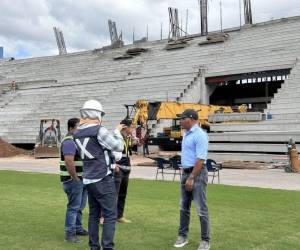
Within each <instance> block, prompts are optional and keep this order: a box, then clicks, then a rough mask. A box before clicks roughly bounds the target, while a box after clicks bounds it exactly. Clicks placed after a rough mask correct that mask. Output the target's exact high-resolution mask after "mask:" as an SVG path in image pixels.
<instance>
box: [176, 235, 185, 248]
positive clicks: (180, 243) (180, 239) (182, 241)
mask: <svg viewBox="0 0 300 250" xmlns="http://www.w3.org/2000/svg"><path fill="white" fill-rule="evenodd" d="M188 243H189V241H188V239H187V238H186V237H183V236H178V238H177V240H176V242H175V244H174V247H177V248H180V247H184V246H185V245H186V244H188Z"/></svg>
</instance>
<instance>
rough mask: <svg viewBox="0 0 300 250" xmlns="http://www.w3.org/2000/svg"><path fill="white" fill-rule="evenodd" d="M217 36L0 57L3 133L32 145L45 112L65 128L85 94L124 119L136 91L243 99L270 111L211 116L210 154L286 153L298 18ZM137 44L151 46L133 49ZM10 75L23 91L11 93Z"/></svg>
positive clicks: (299, 116) (201, 99)
mask: <svg viewBox="0 0 300 250" xmlns="http://www.w3.org/2000/svg"><path fill="white" fill-rule="evenodd" d="M224 34H226V35H224ZM209 35H214V36H218V32H215V33H211V34H209ZM219 36H222V37H224V39H219V40H217V42H207V37H206V36H201V35H193V36H188V37H185V38H186V39H185V42H184V46H179V47H178V46H177V47H176V46H174V47H173V48H172V44H171V45H170V44H169V41H168V40H159V41H153V42H150V41H148V42H147V41H146V42H143V43H136V44H131V45H126V46H124V47H122V48H116V49H107V48H100V49H95V50H92V51H86V52H78V53H69V54H63V55H59V56H48V57H39V58H29V59H21V60H13V61H7V60H0V81H1V82H0V88H1V92H0V93H1V95H0V138H2V139H4V140H6V141H8V142H10V143H13V144H33V143H35V141H36V137H37V133H38V130H39V120H40V119H42V118H45V117H46V118H58V119H60V120H61V124H62V126H63V132H65V131H66V127H65V124H66V121H67V119H69V118H70V117H74V116H78V115H79V112H78V110H79V108H80V107H81V106H82V104H83V102H84V101H86V100H87V99H96V100H99V101H101V102H102V104H103V106H104V108H105V110H106V116H105V119H104V124H105V126H107V127H109V128H113V126H114V125H116V124H117V123H118V122H119V121H120V120H121V119H122V118H124V117H125V115H126V110H125V108H124V106H123V105H124V104H134V103H135V102H136V100H138V99H147V100H155V101H164V100H169V101H182V102H196V103H205V104H222V105H238V104H241V103H246V104H251V107H252V109H253V110H252V111H255V112H261V113H265V114H267V113H268V114H270V115H271V116H272V119H269V120H265V121H257V122H243V123H220V124H218V123H216V124H213V125H212V127H211V133H210V142H211V143H210V151H211V156H212V157H214V158H216V159H218V160H228V159H230V160H233V159H237V160H260V161H280V156H281V155H284V154H285V153H286V151H287V150H286V146H285V143H286V142H287V141H288V139H289V138H290V137H292V138H293V139H294V140H295V141H296V142H300V122H299V121H300V111H299V110H300V99H299V96H300V88H299V84H300V82H299V81H300V62H298V58H299V57H300V42H299V41H300V16H299V17H290V18H284V19H280V20H273V21H269V22H264V23H257V24H254V25H246V26H242V27H241V28H240V27H239V28H233V29H228V30H224V31H223V33H220V32H219ZM134 48H139V49H144V50H142V52H140V53H137V55H129V54H128V53H127V52H128V50H130V49H134ZM12 81H16V82H17V87H18V89H17V91H16V93H11V91H10V84H11V82H12ZM233 89H234V91H233ZM252 90H253V91H252ZM220 93H221V94H220ZM222 93H224V95H222ZM257 93H261V94H257ZM250 111H251V110H250ZM299 145H300V144H299Z"/></svg>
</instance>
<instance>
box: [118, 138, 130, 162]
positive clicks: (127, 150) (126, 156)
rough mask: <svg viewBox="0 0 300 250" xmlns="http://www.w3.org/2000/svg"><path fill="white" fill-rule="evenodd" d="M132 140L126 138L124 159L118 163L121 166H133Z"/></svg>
mask: <svg viewBox="0 0 300 250" xmlns="http://www.w3.org/2000/svg"><path fill="white" fill-rule="evenodd" d="M131 147H132V139H131V138H130V137H126V138H124V150H123V152H122V158H121V159H120V160H119V161H118V162H117V164H118V165H120V166H131V163H130V155H131Z"/></svg>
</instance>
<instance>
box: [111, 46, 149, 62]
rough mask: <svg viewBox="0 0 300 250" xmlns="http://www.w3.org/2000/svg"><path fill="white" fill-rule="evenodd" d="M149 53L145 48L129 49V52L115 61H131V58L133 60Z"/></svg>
mask: <svg viewBox="0 0 300 250" xmlns="http://www.w3.org/2000/svg"><path fill="white" fill-rule="evenodd" d="M147 51H148V49H145V48H132V49H128V50H126V52H125V54H123V55H118V56H116V57H114V60H124V59H130V58H133V57H134V56H139V55H140V54H142V53H146V52H147Z"/></svg>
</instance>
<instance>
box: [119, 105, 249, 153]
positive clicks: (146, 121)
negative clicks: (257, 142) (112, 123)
mask: <svg viewBox="0 0 300 250" xmlns="http://www.w3.org/2000/svg"><path fill="white" fill-rule="evenodd" d="M125 107H126V109H127V118H128V119H132V121H133V123H132V124H133V125H134V126H137V127H139V126H140V127H143V128H145V129H146V130H147V131H148V132H149V134H150V138H149V145H157V146H159V147H160V149H161V150H168V151H172V150H180V147H181V140H182V135H183V131H182V129H181V124H180V119H179V118H178V116H180V115H181V114H182V113H183V111H184V110H186V109H194V110H195V111H197V112H198V116H199V125H200V126H201V127H202V128H203V129H205V130H207V131H208V132H209V127H210V123H209V122H208V116H209V115H211V114H215V113H233V112H234V109H233V108H232V107H230V106H216V105H205V104H196V103H179V102H168V101H165V102H164V101H163V102H148V101H147V100H138V101H137V102H136V103H135V104H134V105H125ZM237 111H238V112H247V108H246V106H244V105H242V106H239V107H238V108H237ZM151 126H152V127H151Z"/></svg>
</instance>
